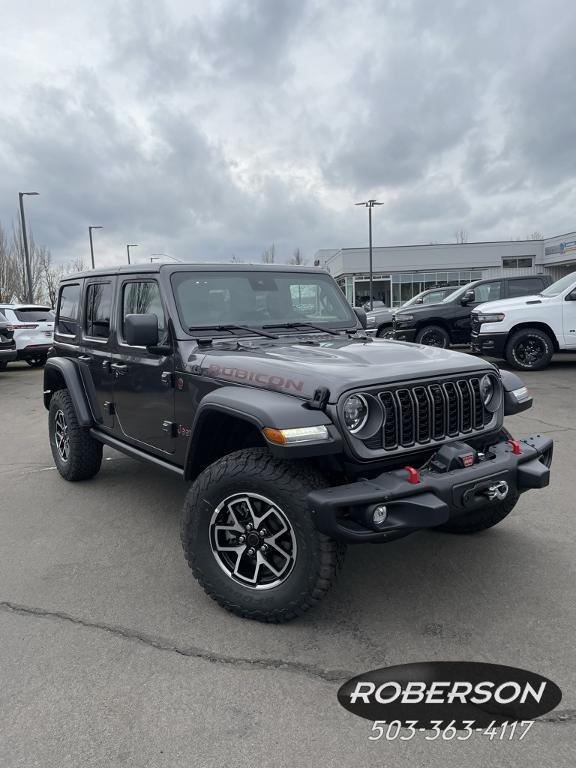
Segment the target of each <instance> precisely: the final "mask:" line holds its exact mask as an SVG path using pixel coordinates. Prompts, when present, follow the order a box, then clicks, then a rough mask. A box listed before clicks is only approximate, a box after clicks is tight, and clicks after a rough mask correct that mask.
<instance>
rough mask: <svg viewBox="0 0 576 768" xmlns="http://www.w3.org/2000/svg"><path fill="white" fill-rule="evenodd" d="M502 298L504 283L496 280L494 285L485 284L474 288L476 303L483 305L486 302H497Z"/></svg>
mask: <svg viewBox="0 0 576 768" xmlns="http://www.w3.org/2000/svg"><path fill="white" fill-rule="evenodd" d="M501 297H502V283H501V281H500V280H495V281H494V282H493V283H483V284H482V285H477V286H476V288H474V301H475V302H476V303H477V304H483V303H484V302H485V301H496V300H497V299H500V298H501Z"/></svg>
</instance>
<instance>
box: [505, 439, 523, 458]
mask: <svg viewBox="0 0 576 768" xmlns="http://www.w3.org/2000/svg"><path fill="white" fill-rule="evenodd" d="M506 442H507V443H508V445H510V446H512V453H513V454H514V455H515V456H519V455H520V454H521V453H522V448H521V447H520V443H519V442H518V440H512V439H510V440H506Z"/></svg>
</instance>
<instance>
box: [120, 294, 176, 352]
mask: <svg viewBox="0 0 576 768" xmlns="http://www.w3.org/2000/svg"><path fill="white" fill-rule="evenodd" d="M148 314H152V315H156V317H157V318H158V338H159V339H160V341H162V340H163V339H164V338H165V336H166V316H165V315H164V307H163V306H162V299H161V298H160V288H159V287H158V283H157V282H155V281H154V280H142V281H141V282H135V283H125V284H124V289H123V297H122V338H124V318H125V317H126V315H148Z"/></svg>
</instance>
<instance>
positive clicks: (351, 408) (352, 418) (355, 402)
mask: <svg viewBox="0 0 576 768" xmlns="http://www.w3.org/2000/svg"><path fill="white" fill-rule="evenodd" d="M367 419H368V403H367V402H366V398H365V397H364V396H363V395H350V397H349V398H348V399H347V400H346V402H345V403H344V424H346V428H347V429H348V431H349V432H351V433H352V434H355V433H356V432H358V431H359V430H360V429H362V427H363V426H364V424H366V420H367Z"/></svg>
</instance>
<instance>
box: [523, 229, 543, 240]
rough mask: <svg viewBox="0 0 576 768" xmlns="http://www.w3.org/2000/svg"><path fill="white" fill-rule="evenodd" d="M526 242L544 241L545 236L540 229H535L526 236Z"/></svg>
mask: <svg viewBox="0 0 576 768" xmlns="http://www.w3.org/2000/svg"><path fill="white" fill-rule="evenodd" d="M526 240H544V235H543V234H542V232H540V231H539V230H538V229H535V230H534V232H530V234H529V235H527V236H526Z"/></svg>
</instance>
